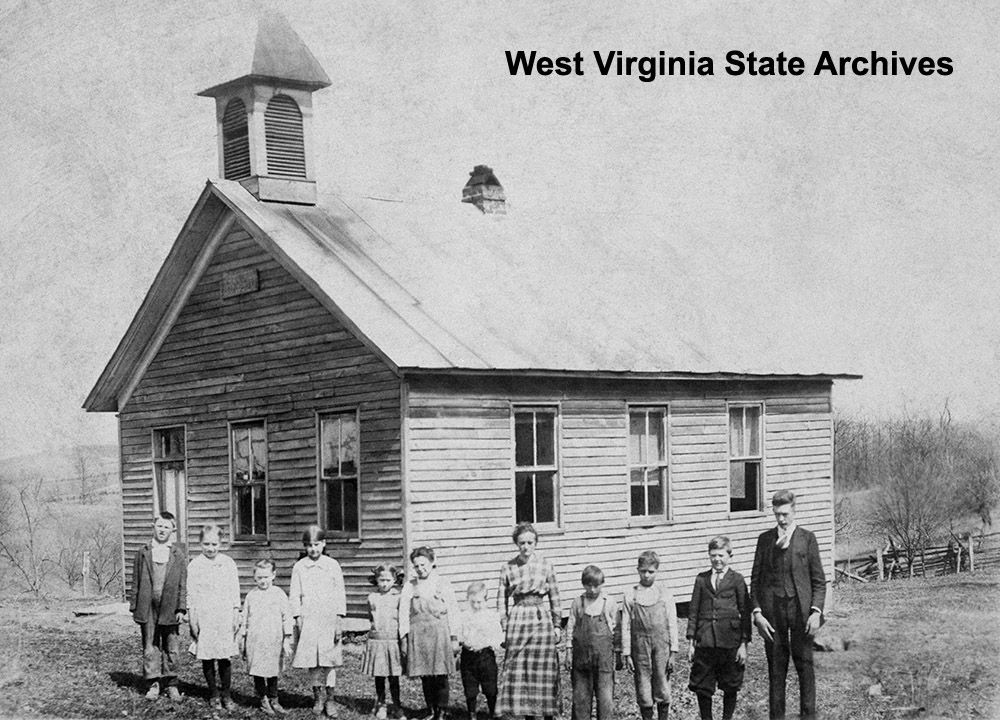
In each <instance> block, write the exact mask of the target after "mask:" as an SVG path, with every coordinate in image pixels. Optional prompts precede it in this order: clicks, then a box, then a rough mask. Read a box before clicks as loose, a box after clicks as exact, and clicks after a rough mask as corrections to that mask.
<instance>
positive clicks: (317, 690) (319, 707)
mask: <svg viewBox="0 0 1000 720" xmlns="http://www.w3.org/2000/svg"><path fill="white" fill-rule="evenodd" d="M325 704H326V688H325V687H323V686H322V685H320V686H317V687H314V688H313V715H322V714H323V705H325Z"/></svg>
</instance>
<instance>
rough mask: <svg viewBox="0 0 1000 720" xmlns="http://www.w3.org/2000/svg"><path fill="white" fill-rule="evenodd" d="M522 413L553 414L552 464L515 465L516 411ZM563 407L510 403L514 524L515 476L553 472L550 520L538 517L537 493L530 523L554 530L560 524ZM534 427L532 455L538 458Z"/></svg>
mask: <svg viewBox="0 0 1000 720" xmlns="http://www.w3.org/2000/svg"><path fill="white" fill-rule="evenodd" d="M524 412H532V413H538V412H542V413H549V414H551V415H552V455H553V458H552V464H551V465H538V464H537V462H536V464H534V465H518V464H517V414H518V413H524ZM561 418H562V408H561V406H560V405H559V403H557V402H551V403H549V402H530V403H512V404H511V409H510V437H511V490H512V492H513V499H514V505H513V508H512V511H513V512H512V515H513V517H514V522H515V524H516V523H518V522H521V521H520V520H518V518H517V476H518V474H519V473H529V472H530V473H539V472H544V473H549V472H551V473H552V505H553V507H552V514H553V519H552V520H538V519H537V517H538V493H537V491H536V492H535V493H534V497H533V501H534V507H533V514H534V516H535V518H536V519H535V520H531V521H529V522H531V524H532V525H534V526H535V527H536V528H538V529H547V530H554V529H558V528H560V527H561V525H562V496H561V494H562V471H561V469H560V463H561V460H562V453H561V452H560V450H561V448H560V438H561V436H562V422H561ZM533 426H534V428H535V430H534V432H533V435H532V437H533V447H532V454H533V455H534V456H535V460H536V461H537V454H538V441H537V437H538V435H537V423H534V424H533Z"/></svg>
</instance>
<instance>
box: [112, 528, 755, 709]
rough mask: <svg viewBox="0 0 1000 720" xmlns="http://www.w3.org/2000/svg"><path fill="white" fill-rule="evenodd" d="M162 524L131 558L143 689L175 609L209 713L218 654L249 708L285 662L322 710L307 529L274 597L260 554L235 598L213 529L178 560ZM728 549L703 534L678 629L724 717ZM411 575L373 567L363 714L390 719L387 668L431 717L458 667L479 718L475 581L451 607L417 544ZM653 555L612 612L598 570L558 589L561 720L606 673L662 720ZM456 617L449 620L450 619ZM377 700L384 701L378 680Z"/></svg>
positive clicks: (221, 680)
mask: <svg viewBox="0 0 1000 720" xmlns="http://www.w3.org/2000/svg"><path fill="white" fill-rule="evenodd" d="M173 531H174V519H173V517H172V516H171V515H170V513H166V512H164V513H161V514H160V516H159V517H157V519H156V522H155V524H154V532H153V541H152V542H151V543H150V545H148V546H146V547H144V548H143V549H142V550H140V551H139V553H137V555H136V559H135V565H134V569H133V591H132V593H131V606H132V607H131V609H132V612H133V617H134V619H135V621H136V622H137V623H138V624H140V627H141V631H142V632H141V635H142V642H143V676H144V678H146V680H147V681H148V682H149V687H148V692H147V697H149V698H155V697H157V696H158V695H159V694H160V693H161V692H162V693H164V694H166V695H168V696H169V697H171V698H172V699H179V697H180V695H179V692H178V690H177V687H176V681H177V664H178V645H179V626H180V624H181V623H182V622H183V621H184V619H185V616H187V620H188V622H189V625H190V631H191V638H192V642H191V645H190V648H189V651H190V652H191V654H192V655H194V656H195V657H196V658H197V659H199V660H201V662H202V669H203V673H204V676H205V681H206V684H207V685H208V691H209V702H210V704H211V705H212V706H213V708H215V709H231V708H232V707H233V701H232V698H231V694H230V688H231V681H232V672H231V669H232V666H231V659H232V658H233V657H234V656H235V655H237V654H239V655H240V656H241V657H243V659H244V660H245V661H246V665H247V670H248V672H249V674H250V675H251V676H252V677H253V680H254V688H255V691H256V694H257V696H258V702H259V706H260V708H261V710H263V712H265V713H267V714H269V715H274V714H276V713H277V714H283V713H285V712H286V711H285V709H284V708H283V707H282V706H281V704H280V702H279V700H278V685H277V681H278V676H279V675H280V673H281V671H282V669H285V668H287V667H289V666H290V667H293V668H301V669H306V670H308V671H309V673H310V679H311V684H312V688H313V701H314V702H313V712H314V713H315V714H317V715H319V714H323V713H324V712H325V713H326V715H328V716H329V717H336V716H337V711H336V705H335V703H334V702H333V699H332V689H333V688H334V686H335V684H336V670H335V668H337V667H338V666H340V665H341V664H342V663H343V652H342V647H341V625H342V623H341V622H340V619H341V618H342V617H343V616H345V615H346V612H347V608H346V594H345V588H344V580H343V575H342V573H341V569H340V566H339V564H338V563H337V561H336V560H334V559H333V558H331V557H329V556H327V555H325V554H324V552H323V551H324V548H325V541H324V537H323V532H322V530H321V529H320V528H319V527H317V526H311V527H310V528H309V529H308V530H306V532H305V533H304V535H303V545H304V546H305V557H303V558H301V559H300V560H299V561H298V562H296V563H295V565H294V567H293V568H292V578H291V586H290V592H289V595H286V594H285V592H284V591H283V590H281V589H280V588H279V587H277V586H276V585H274V579H275V566H274V562H273V561H272V560H270V559H261V560H258V561H257V562H256V563H255V566H254V584H255V587H254V589H252V590H251V591H250V592H248V593H247V595H246V597H245V598H244V599H243V602H242V604H241V602H240V588H239V579H238V575H237V569H236V563H235V562H234V561H233V560H232V559H231V558H229V557H228V556H226V555H224V554H222V553H221V552H219V546H220V541H221V534H222V533H221V529H220V528H219V526H218V525H214V524H211V525H205V526H204V527H203V528H202V529H201V532H200V538H199V539H200V544H201V555H199V556H198V557H195V558H194V559H193V560H191V561H190V563H188V564H186V565H185V563H184V562H183V552H181V551H179V550H178V548H176V547H174V544H173V539H172V535H173ZM731 555H732V548H731V545H730V542H729V540H728V539H727V538H725V537H721V536H720V537H716V538H713V539H712V541H711V542H710V543H709V559H710V562H711V566H712V567H711V569H710V570H708V571H707V572H704V573H701V574H700V575H698V577H697V578H696V580H695V584H694V589H693V592H692V598H691V604H690V611H689V621H688V629H687V637H688V639H689V641H690V646H689V660H690V661H691V678H690V684H689V688H690V689H691V690H692V691H693V692H695V693H696V695H697V698H698V703H699V711H700V714H701V717H702V718H704V719H705V720H710V718H711V717H712V696H713V694H714V693H715V689H716V686H718V688H719V689H721V690H722V691H723V717H724V719H725V720H730V718H732V717H733V713H734V711H735V707H736V694H737V691H738V690H739V689H740V687H741V686H742V682H743V668H744V665H745V662H746V652H747V651H746V648H747V643H748V642H750V617H751V607H750V600H749V597H748V593H747V587H746V582H745V580H744V579H743V577H742V576H741V575H740V574H739V573H737V572H736V571H735V570H732V569H730V568H729V567H728V564H729V558H730V556H731ZM410 560H411V563H412V564H413V567H414V577H413V578H412V579H411V580H410V581H409V582H408V583H406V584H405V585H404V587H402V589H401V588H400V582H401V580H402V578H403V573H402V572H400V571H399V570H398V569H397V568H396V567H394V566H393V565H389V564H385V565H380V566H378V567H377V568H375V569H374V570H373V572H372V575H371V583H372V585H374V586H375V590H374V591H373V592H372V593H371V594H370V595H369V596H368V606H369V610H370V619H371V630H370V631H369V633H368V640H367V644H366V646H365V649H364V653H363V656H362V660H361V669H362V672H364V673H365V674H366V675H368V676H371V677H373V678H374V682H375V695H376V702H375V715H376V718H377V720H386V718H388V717H389V716H390V714H391V717H393V718H394V719H401V718H403V717H404V715H403V711H402V707H401V703H400V682H399V678H400V677H401V676H402V675H403V674H406V675H408V676H410V677H420V678H421V680H422V684H423V691H424V698H425V700H426V702H427V707H428V718H427V720H442V717H443V711H444V708H445V707H446V706H447V698H448V682H447V675H448V673H449V670H450V669H452V668H453V667H455V664H456V662H457V666H458V668H459V670H460V673H461V679H462V685H463V690H464V694H465V699H466V705H467V709H468V712H469V717H470V718H471V720H475V717H476V704H477V699H478V696H479V693H480V692H482V694H483V695H485V697H486V703H487V710H488V713H489V717H490V719H491V720H494V719H495V718H496V717H497V714H496V711H497V708H496V703H497V690H498V688H497V686H498V666H497V660H496V652H497V650H498V649H499V648H500V647H502V646H503V644H504V631H503V630H502V625H501V621H500V616H499V614H498V613H497V612H496V611H494V610H492V609H490V608H488V607H486V595H487V589H486V585H485V584H484V583H482V582H473V583H472V584H470V585H469V587H468V589H467V592H466V597H467V600H468V610H467V611H466V612H464V613H458V612H457V608H456V606H455V602H454V597H453V594H452V591H451V588H450V585H449V584H448V583H447V581H446V580H444V579H443V578H441V577H440V576H439V575H437V573H436V571H435V569H434V554H433V551H432V550H431V549H429V548H418V549H417V550H415V551H414V552H413V553H411V558H410ZM659 564H660V563H659V557H658V556H657V554H656V553H655V552H652V551H647V552H644V553H642V554H641V555H640V556H639V560H638V566H637V570H638V575H639V577H638V583H637V584H636V585H635V586H634V587H632V588H631V589H629V590H628V591H627V592H626V594H625V597H624V598H623V602H622V604H621V606H619V604H618V602H617V601H616V600H614V599H613V598H611V597H609V596H608V595H607V594H606V593H605V592H604V591H603V585H604V573H603V572H602V571H601V570H600V568H598V567H596V566H594V565H589V566H587V567H586V568H585V569H584V571H583V574H582V577H581V582H582V585H583V593H582V594H581V595H580V596H579V597H577V598H576V599H574V601H573V603H572V606H571V608H570V612H569V618H568V624H567V627H566V632H565V636H564V637H565V664H566V667H567V669H568V670H570V672H571V677H572V684H573V688H572V690H573V692H572V696H573V702H572V717H573V720H585V719H586V718H589V717H590V716H591V710H592V707H593V704H594V701H595V699H596V705H597V713H596V714H597V718H598V720H611V718H612V717H613V716H614V707H613V699H612V690H613V687H614V672H615V670H616V669H622V668H626V669H627V670H628V671H630V672H631V673H632V674H633V675H634V679H635V692H636V700H637V704H638V706H639V710H640V715H641V718H642V720H652V718H653V715H654V713H656V714H657V718H658V720H666V719H667V717H668V713H669V703H670V675H671V673H672V672H673V668H674V657H675V655H676V652H677V648H678V638H677V615H676V609H675V604H674V600H673V596H672V595H671V592H670V590H669V589H668V588H667V586H666V584H665V583H664V582H663V581H662V580H658V578H657V572H658V570H659ZM456 618H457V619H456ZM387 684H388V690H389V694H390V697H391V701H392V703H391V706H390V705H389V704H387V702H386V685H387Z"/></svg>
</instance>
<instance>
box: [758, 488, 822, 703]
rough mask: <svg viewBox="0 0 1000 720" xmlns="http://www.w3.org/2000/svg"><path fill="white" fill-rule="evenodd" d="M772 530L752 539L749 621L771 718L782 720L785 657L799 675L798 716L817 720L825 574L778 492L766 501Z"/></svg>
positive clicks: (812, 540) (788, 495)
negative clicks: (817, 645) (759, 642)
mask: <svg viewBox="0 0 1000 720" xmlns="http://www.w3.org/2000/svg"><path fill="white" fill-rule="evenodd" d="M771 509H772V511H773V512H774V519H775V520H776V521H777V527H775V528H772V529H770V530H768V531H766V532H764V533H761V535H760V537H759V538H757V551H756V552H755V553H754V559H753V572H752V573H751V576H750V600H751V602H752V603H753V608H754V609H753V621H754V624H755V625H756V626H757V630H758V631H759V632H760V634H761V637H763V638H764V650H765V652H766V653H767V675H768V680H769V683H770V692H769V696H768V700H769V706H770V717H771V718H772V720H774V719H775V718H783V717H785V677H786V676H787V675H788V657H789V655H791V658H792V661H793V662H794V663H795V671H796V673H797V674H798V676H799V714H800V716H801V717H803V718H815V717H816V673H815V670H814V669H813V643H812V640H813V637H814V636H815V635H816V632H817V631H818V630H819V628H820V625H821V624H822V622H823V603H824V601H825V600H826V574H825V573H824V572H823V562H822V560H820V556H819V545H818V544H817V543H816V536H815V535H814V534H813V533H811V532H809V531H808V530H806V529H805V528H801V527H799V526H798V525H796V524H795V493H793V492H791V491H789V490H779V491H778V492H776V493H775V494H774V497H773V498H772V500H771Z"/></svg>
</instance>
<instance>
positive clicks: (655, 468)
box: [628, 406, 670, 518]
mask: <svg viewBox="0 0 1000 720" xmlns="http://www.w3.org/2000/svg"><path fill="white" fill-rule="evenodd" d="M628 472H629V499H630V512H631V515H632V517H636V518H667V517H669V515H670V490H669V482H670V474H669V468H668V461H667V408H665V407H637V406H632V407H630V408H629V411H628Z"/></svg>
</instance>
